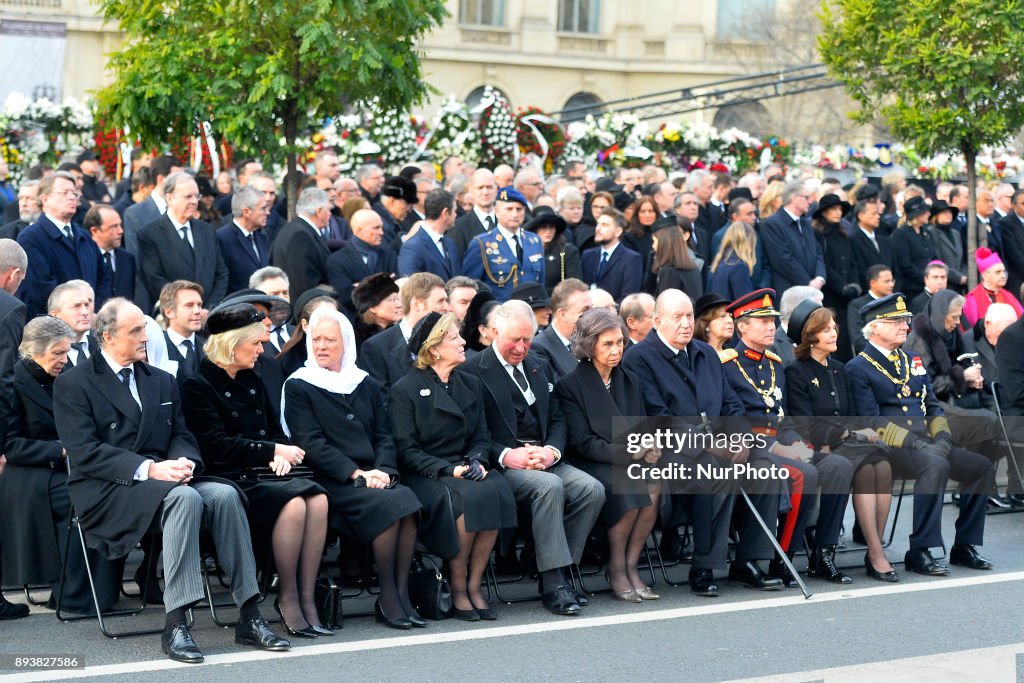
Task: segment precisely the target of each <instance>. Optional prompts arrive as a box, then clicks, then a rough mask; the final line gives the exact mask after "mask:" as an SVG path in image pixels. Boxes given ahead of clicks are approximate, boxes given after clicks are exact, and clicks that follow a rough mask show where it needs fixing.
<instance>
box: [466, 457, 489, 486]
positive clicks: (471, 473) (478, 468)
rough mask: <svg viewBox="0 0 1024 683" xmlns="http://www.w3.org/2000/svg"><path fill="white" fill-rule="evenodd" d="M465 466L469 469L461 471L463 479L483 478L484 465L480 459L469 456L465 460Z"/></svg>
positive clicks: (478, 479) (477, 479) (476, 479)
mask: <svg viewBox="0 0 1024 683" xmlns="http://www.w3.org/2000/svg"><path fill="white" fill-rule="evenodd" d="M465 464H466V467H468V468H469V469H468V470H466V471H465V472H463V473H462V478H463V479H469V480H470V481H480V480H482V479H483V478H484V476H485V475H484V467H483V465H481V464H480V461H479V460H477V459H476V458H469V459H468V460H466V463H465Z"/></svg>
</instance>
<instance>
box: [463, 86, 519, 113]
mask: <svg viewBox="0 0 1024 683" xmlns="http://www.w3.org/2000/svg"><path fill="white" fill-rule="evenodd" d="M485 87H486V86H483V85H481V86H479V87H477V88H473V90H472V91H471V92H470V93H469V95H467V96H466V106H467V107H468V108H469V110H470V111H473V110H474V109H475V108H476V107H477V106H478V105H479V104H480V100H482V99H483V98H484V88H485ZM491 90H494V91H495V92H497V93H498V94H499V95H501V96H502V97H504V98H505V101H506V102H508V95H506V94H505V93H503V92H502V91H501V90H499V89H498V88H495V87H494V86H493V85H492V86H491ZM509 106H511V103H509Z"/></svg>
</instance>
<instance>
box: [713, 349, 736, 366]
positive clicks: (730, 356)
mask: <svg viewBox="0 0 1024 683" xmlns="http://www.w3.org/2000/svg"><path fill="white" fill-rule="evenodd" d="M739 357H740V354H739V353H737V352H736V349H722V350H721V351H719V352H718V360H720V361H722V363H728V362H729V361H733V360H736V359H737V358H739Z"/></svg>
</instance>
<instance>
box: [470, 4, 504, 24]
mask: <svg viewBox="0 0 1024 683" xmlns="http://www.w3.org/2000/svg"><path fill="white" fill-rule="evenodd" d="M459 23H462V24H477V25H480V26H504V25H505V0H459Z"/></svg>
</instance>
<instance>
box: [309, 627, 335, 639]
mask: <svg viewBox="0 0 1024 683" xmlns="http://www.w3.org/2000/svg"><path fill="white" fill-rule="evenodd" d="M309 630H310V631H312V632H313V633H315V634H317V635H318V636H333V635H334V631H332V630H331V629H329V628H324V627H323V626H314V625H313V624H310V625H309Z"/></svg>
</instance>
